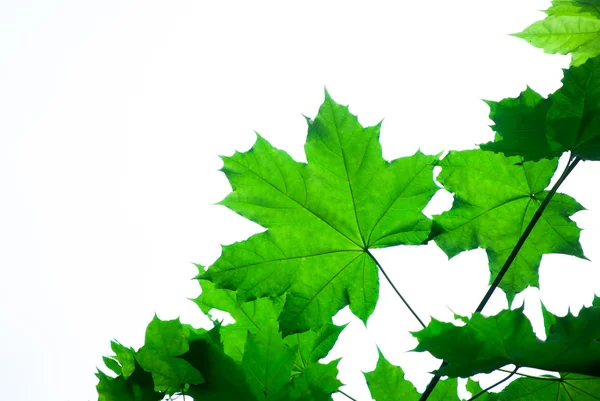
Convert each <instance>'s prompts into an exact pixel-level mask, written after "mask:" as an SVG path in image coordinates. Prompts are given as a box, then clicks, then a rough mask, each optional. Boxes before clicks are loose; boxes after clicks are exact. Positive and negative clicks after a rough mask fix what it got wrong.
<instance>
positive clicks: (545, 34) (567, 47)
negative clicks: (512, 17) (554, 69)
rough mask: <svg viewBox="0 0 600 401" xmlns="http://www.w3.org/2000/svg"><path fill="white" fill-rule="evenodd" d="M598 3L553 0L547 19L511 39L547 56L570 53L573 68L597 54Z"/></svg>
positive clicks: (599, 48)
mask: <svg viewBox="0 0 600 401" xmlns="http://www.w3.org/2000/svg"><path fill="white" fill-rule="evenodd" d="M599 9H600V2H598V0H554V1H553V2H552V6H551V7H550V8H549V9H548V10H546V14H547V17H546V18H545V19H543V20H541V21H537V22H535V23H533V24H532V25H530V26H529V27H527V28H526V29H525V30H523V32H520V33H517V34H515V35H514V36H516V37H519V38H522V39H525V40H526V41H528V42H529V43H531V44H532V45H533V46H535V47H539V48H542V49H544V51H545V52H546V53H560V54H568V53H572V55H573V59H572V61H571V63H572V64H573V65H580V64H583V63H584V62H585V61H586V60H587V59H589V58H591V57H595V56H597V55H599V54H600V13H599V11H598V10H599Z"/></svg>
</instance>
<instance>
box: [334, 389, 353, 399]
mask: <svg viewBox="0 0 600 401" xmlns="http://www.w3.org/2000/svg"><path fill="white" fill-rule="evenodd" d="M337 392H338V393H340V394H343V395H345V396H346V397H348V398H349V399H351V400H352V401H356V399H355V398H352V397H350V396H349V395H348V394H346V393H344V392H343V391H342V390H340V389H338V391H337Z"/></svg>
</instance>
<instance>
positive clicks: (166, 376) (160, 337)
mask: <svg viewBox="0 0 600 401" xmlns="http://www.w3.org/2000/svg"><path fill="white" fill-rule="evenodd" d="M188 337H189V329H188V327H186V326H184V325H182V324H181V323H180V322H179V319H175V320H166V321H162V320H160V319H159V318H158V317H157V316H154V319H152V321H151V322H150V324H149V325H148V328H147V329H146V341H145V344H144V346H143V347H142V348H140V350H139V351H138V352H137V353H136V355H135V358H136V360H137V362H138V363H139V364H140V366H141V367H142V368H144V370H146V371H148V372H150V373H151V374H152V379H153V380H154V386H155V388H156V389H157V390H158V391H166V392H167V393H169V394H172V393H174V392H177V391H181V389H182V388H183V387H184V386H185V384H199V383H201V382H202V381H203V378H202V375H201V374H200V372H199V371H198V370H196V369H195V368H194V367H193V366H192V365H190V364H189V363H188V362H186V361H185V360H183V359H181V358H177V357H178V356H181V355H183V354H184V353H186V352H187V351H188V350H189V344H188Z"/></svg>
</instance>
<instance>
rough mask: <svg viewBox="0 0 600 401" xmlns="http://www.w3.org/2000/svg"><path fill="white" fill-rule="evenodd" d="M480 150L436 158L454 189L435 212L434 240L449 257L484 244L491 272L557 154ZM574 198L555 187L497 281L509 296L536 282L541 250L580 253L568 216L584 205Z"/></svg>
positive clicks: (523, 223) (538, 195) (537, 200)
mask: <svg viewBox="0 0 600 401" xmlns="http://www.w3.org/2000/svg"><path fill="white" fill-rule="evenodd" d="M520 160H521V159H520V158H518V157H512V158H507V157H505V156H504V155H502V154H495V153H492V152H486V151H482V150H468V151H462V152H450V153H449V154H448V155H447V156H446V157H445V158H444V160H442V161H441V162H440V165H441V166H442V171H441V173H440V174H439V176H438V178H437V179H438V181H439V182H440V183H441V184H442V185H443V186H444V187H445V188H446V189H447V190H448V191H450V192H452V193H454V203H453V205H452V209H451V210H449V211H447V212H444V213H442V214H441V215H437V216H434V226H435V227H434V231H435V232H436V233H437V236H435V237H434V239H435V242H436V244H437V245H438V246H439V247H440V248H441V249H442V250H443V251H444V252H445V253H446V254H447V255H448V257H453V256H455V255H457V254H459V253H460V252H462V251H466V250H470V249H475V248H478V247H479V248H483V249H485V250H486V252H487V255H488V258H489V262H490V271H491V272H492V276H491V278H490V281H491V280H493V278H494V277H495V276H496V274H497V273H498V271H499V270H500V269H501V267H502V265H503V264H504V262H505V261H506V259H507V258H508V255H509V254H510V252H511V251H512V249H513V248H514V246H515V244H516V243H517V241H518V240H519V237H520V236H521V234H522V233H523V231H524V230H525V228H526V227H527V224H528V223H529V221H530V220H531V218H532V217H533V215H534V213H535V212H536V210H537V209H538V207H539V206H540V204H541V202H542V201H543V200H544V198H545V197H546V195H547V194H548V192H547V191H545V190H544V189H545V188H546V187H547V186H548V184H549V183H550V179H551V178H552V175H553V174H554V171H555V169H556V166H557V161H556V160H546V159H543V160H540V161H539V162H526V163H522V164H519V161H520ZM582 209H583V207H582V206H581V205H579V203H577V202H576V201H575V200H574V199H573V198H571V197H570V196H568V195H564V194H560V193H557V194H556V195H555V196H554V198H553V199H552V200H551V201H550V203H549V204H548V207H547V208H546V210H545V212H544V214H543V215H542V218H541V219H540V221H539V222H538V223H537V224H536V226H535V228H534V229H533V231H532V232H531V235H530V236H529V238H528V239H527V241H526V242H525V244H524V246H523V248H522V249H521V250H520V252H519V254H518V256H517V258H516V259H515V261H514V262H513V264H512V265H511V267H510V269H509V270H508V273H507V274H506V275H505V276H504V279H503V280H502V282H501V283H500V288H502V289H503V290H504V291H505V292H506V294H507V297H508V299H509V302H510V301H512V299H513V298H514V295H515V294H517V293H518V292H520V291H522V290H524V289H525V288H527V287H528V286H537V285H538V268H539V265H540V261H541V259H542V255H544V254H548V253H563V254H568V255H574V256H578V257H581V258H583V257H584V255H583V251H582V249H581V245H580V244H579V232H580V231H581V230H580V229H579V228H578V227H577V225H576V224H575V223H574V222H573V221H572V220H570V219H569V217H570V216H571V215H573V214H574V213H576V212H577V211H580V210H582Z"/></svg>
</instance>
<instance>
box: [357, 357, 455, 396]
mask: <svg viewBox="0 0 600 401" xmlns="http://www.w3.org/2000/svg"><path fill="white" fill-rule="evenodd" d="M364 375H365V379H366V380H367V385H368V386H369V391H370V392H371V397H373V399H374V400H375V401H417V400H419V398H420V397H421V394H420V393H419V392H417V390H416V389H415V386H414V385H413V384H412V383H411V382H409V381H408V380H405V379H404V371H403V370H402V368H400V367H399V366H394V365H392V364H391V363H389V362H388V360H387V359H385V357H384V356H383V354H382V353H381V351H379V359H378V361H377V366H376V367H375V370H374V371H372V372H368V373H365V374H364ZM457 386H458V382H457V380H456V379H450V380H444V381H440V382H439V383H438V385H437V386H436V388H435V389H434V391H433V393H432V394H431V396H430V397H429V398H428V399H429V400H430V401H458V400H459V398H458V393H457Z"/></svg>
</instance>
